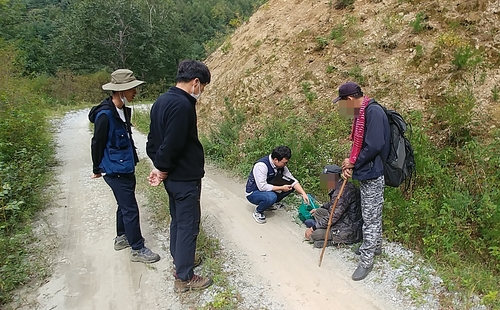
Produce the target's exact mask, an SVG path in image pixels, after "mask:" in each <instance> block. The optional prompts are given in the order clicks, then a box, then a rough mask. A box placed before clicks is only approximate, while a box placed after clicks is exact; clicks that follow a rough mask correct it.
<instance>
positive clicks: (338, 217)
mask: <svg viewBox="0 0 500 310" xmlns="http://www.w3.org/2000/svg"><path fill="white" fill-rule="evenodd" d="M341 173H342V168H340V167H339V166H336V165H329V166H326V167H325V168H324V169H323V173H322V174H321V184H322V185H323V184H325V186H326V187H327V188H328V189H330V192H329V193H328V196H329V197H330V201H328V202H327V203H325V204H323V205H322V206H321V208H317V209H313V210H311V215H312V216H313V219H309V220H306V221H305V224H306V226H307V227H308V228H307V229H306V231H305V237H306V239H308V240H310V241H312V242H314V247H316V248H321V247H323V244H324V240H325V235H326V229H327V227H328V220H329V218H330V213H331V212H332V209H333V205H334V203H335V200H336V199H337V196H338V194H339V192H340V189H341V187H342V183H343V179H342V178H341ZM362 226H363V218H362V216H361V199H360V192H359V189H358V188H357V187H356V186H355V185H354V184H352V183H351V182H347V183H346V185H345V187H344V191H343V192H342V195H341V196H340V197H339V200H338V202H337V206H336V207H335V211H333V216H332V224H331V227H330V231H329V232H328V239H327V240H328V242H327V245H328V246H332V245H338V244H353V243H357V242H360V241H361V240H362V237H363V234H362V230H361V229H362Z"/></svg>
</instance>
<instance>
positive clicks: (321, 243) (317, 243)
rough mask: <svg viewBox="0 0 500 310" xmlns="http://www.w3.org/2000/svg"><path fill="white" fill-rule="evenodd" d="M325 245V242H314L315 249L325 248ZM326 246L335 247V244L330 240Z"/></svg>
mask: <svg viewBox="0 0 500 310" xmlns="http://www.w3.org/2000/svg"><path fill="white" fill-rule="evenodd" d="M323 244H325V240H318V241H314V245H313V246H314V247H315V248H320V249H321V248H323ZM326 246H335V243H333V241H332V240H328V241H327V242H326Z"/></svg>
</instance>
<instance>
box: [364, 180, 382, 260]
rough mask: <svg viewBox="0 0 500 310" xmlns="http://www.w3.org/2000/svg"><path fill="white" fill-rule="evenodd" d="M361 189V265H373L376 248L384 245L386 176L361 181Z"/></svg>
mask: <svg viewBox="0 0 500 310" xmlns="http://www.w3.org/2000/svg"><path fill="white" fill-rule="evenodd" d="M359 184H360V186H359V189H360V191H361V214H362V216H363V221H364V223H363V244H361V247H360V248H359V251H360V252H361V261H360V262H359V265H360V266H361V267H363V268H369V267H370V266H372V265H373V257H374V256H375V249H377V248H381V247H382V208H383V206H384V184H385V182H384V176H383V175H382V176H380V177H378V178H376V179H371V180H364V181H360V182H359Z"/></svg>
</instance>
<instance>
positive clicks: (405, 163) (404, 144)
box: [373, 101, 416, 190]
mask: <svg viewBox="0 0 500 310" xmlns="http://www.w3.org/2000/svg"><path fill="white" fill-rule="evenodd" d="M373 103H376V104H378V105H379V106H380V107H381V108H382V109H383V110H384V112H385V114H386V115H387V119H388V120H389V128H390V130H391V141H390V143H391V147H390V150H389V156H388V157H387V161H386V163H385V167H384V178H385V185H387V186H391V187H399V186H400V185H401V184H403V182H405V180H406V186H405V190H406V189H408V188H409V187H410V183H411V179H412V176H413V175H414V174H415V173H416V170H415V168H416V164H415V157H414V154H413V147H412V146H411V143H410V140H408V138H407V137H405V133H406V132H407V131H408V132H409V133H410V136H411V125H410V124H408V123H407V122H406V121H405V120H404V118H403V117H402V116H401V114H399V113H398V112H396V111H394V110H388V109H386V108H385V107H384V106H382V105H381V104H379V103H378V102H376V101H373Z"/></svg>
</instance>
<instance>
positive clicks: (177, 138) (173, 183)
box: [146, 60, 212, 292]
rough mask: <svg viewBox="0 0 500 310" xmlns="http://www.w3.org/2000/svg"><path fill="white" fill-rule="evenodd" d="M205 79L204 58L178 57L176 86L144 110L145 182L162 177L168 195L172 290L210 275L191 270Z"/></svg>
mask: <svg viewBox="0 0 500 310" xmlns="http://www.w3.org/2000/svg"><path fill="white" fill-rule="evenodd" d="M210 79H211V75H210V70H209V69H208V67H207V66H206V65H205V64H204V63H202V62H200V61H196V60H183V61H181V62H180V63H179V66H178V68H177V77H176V80H177V83H176V85H175V86H173V87H170V88H169V89H168V91H167V92H166V93H164V94H162V95H160V97H158V99H156V101H155V103H154V104H153V106H152V107H151V113H150V115H151V123H150V127H149V134H148V141H147V144H146V152H147V154H148V156H149V158H151V160H152V161H153V164H154V166H155V168H154V169H153V170H152V171H151V173H150V175H149V182H150V184H151V185H152V186H157V185H159V184H160V183H161V182H163V186H164V187H165V190H166V192H167V194H168V197H169V199H168V204H169V210H170V216H171V221H170V254H171V256H172V259H173V263H174V266H175V273H174V289H175V290H176V291H177V292H184V291H188V290H201V289H205V288H207V287H209V286H210V285H211V284H212V279H211V278H209V277H204V276H200V275H196V274H194V267H195V252H196V241H197V238H198V233H199V230H200V219H201V206H200V196H201V179H202V178H203V176H204V175H205V170H204V166H205V158H204V153H203V147H202V145H201V143H200V140H199V139H198V127H197V115H196V104H197V102H198V99H199V97H200V95H201V94H202V93H203V91H204V89H205V87H206V86H207V85H208V84H209V83H210Z"/></svg>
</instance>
